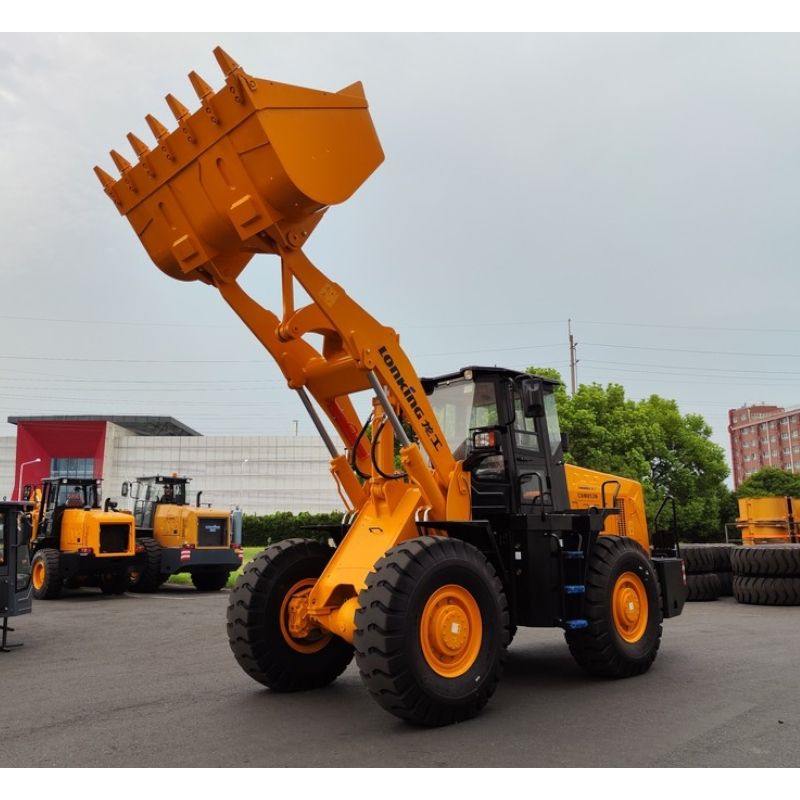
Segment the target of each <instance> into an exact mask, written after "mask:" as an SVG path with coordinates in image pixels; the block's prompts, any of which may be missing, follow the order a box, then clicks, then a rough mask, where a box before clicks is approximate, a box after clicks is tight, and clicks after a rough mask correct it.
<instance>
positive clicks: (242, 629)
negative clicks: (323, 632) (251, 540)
mask: <svg viewBox="0 0 800 800" xmlns="http://www.w3.org/2000/svg"><path fill="white" fill-rule="evenodd" d="M332 554H333V549H332V548H330V547H328V546H327V545H324V544H322V543H321V542H317V541H315V540H313V539H284V540H283V541H281V542H278V543H276V544H274V545H271V546H270V547H268V548H267V549H266V550H264V551H262V552H261V553H259V554H258V555H257V556H256V557H255V558H254V559H253V560H252V561H251V562H250V563H249V564H248V565H247V566H246V567H245V568H244V572H243V573H242V574H241V575H240V576H239V577H238V578H237V580H236V585H235V586H234V588H233V589H232V590H231V595H230V600H229V604H228V612H227V628H228V642H229V644H230V647H231V650H232V651H233V655H234V657H235V658H236V661H237V662H238V663H239V666H240V667H241V668H242V669H243V670H244V671H245V672H246V673H247V674H248V675H249V676H250V677H251V678H253V680H255V681H258V682H259V683H261V684H263V685H264V686H268V687H269V688H270V689H272V690H274V691H277V692H296V691H303V690H306V689H317V688H321V687H323V686H327V685H328V684H330V683H332V682H333V681H335V680H336V678H338V677H339V675H341V674H342V672H344V670H345V669H346V667H347V665H348V664H349V663H350V661H352V659H353V648H352V646H351V645H350V644H348V643H347V642H345V641H344V639H340V638H339V637H337V636H334V637H333V639H332V640H331V642H330V643H329V644H328V645H327V646H326V647H325V648H324V649H323V650H321V651H320V652H319V653H315V654H313V655H302V654H299V653H295V652H294V651H291V650H290V649H289V647H288V645H286V644H285V643H282V641H273V640H271V639H270V638H269V637H268V636H267V635H266V633H265V627H266V622H267V605H268V603H269V602H270V601H271V599H272V598H271V596H270V592H271V591H274V590H275V589H276V584H277V583H278V581H279V580H280V578H281V573H282V572H285V571H286V570H287V569H289V568H291V567H292V566H293V565H297V564H298V563H299V562H301V561H303V560H306V561H309V562H312V563H315V564H318V565H319V571H320V572H321V571H322V568H323V567H324V564H326V563H327V562H328V561H329V560H330V557H331V555H332ZM308 577H309V578H311V577H318V576H315V575H308ZM276 615H277V614H276ZM279 635H280V634H279Z"/></svg>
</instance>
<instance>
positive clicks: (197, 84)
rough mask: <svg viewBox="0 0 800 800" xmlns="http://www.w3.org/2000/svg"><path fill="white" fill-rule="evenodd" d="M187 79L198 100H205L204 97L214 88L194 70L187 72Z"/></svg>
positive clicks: (211, 92) (212, 91)
mask: <svg viewBox="0 0 800 800" xmlns="http://www.w3.org/2000/svg"><path fill="white" fill-rule="evenodd" d="M189 80H190V81H191V83H192V87H193V88H194V90H195V92H197V96H198V97H199V98H200V100H205V99H206V97H208V96H209V95H211V94H214V90H213V89H212V88H211V87H210V86H209V85H208V84H207V83H206V82H205V81H204V80H203V79H202V78H201V77H200V76H199V75H198V74H197V73H196V72H195V71H194V70H192V71H191V72H190V73H189Z"/></svg>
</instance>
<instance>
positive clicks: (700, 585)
mask: <svg viewBox="0 0 800 800" xmlns="http://www.w3.org/2000/svg"><path fill="white" fill-rule="evenodd" d="M686 588H687V589H688V593H687V595H686V600H687V601H689V602H692V603H695V602H698V601H705V600H717V599H718V598H719V596H720V595H721V594H722V580H721V579H720V577H719V575H718V574H717V573H716V572H707V573H704V574H703V575H697V574H694V575H693V574H691V573H690V574H688V575H687V576H686Z"/></svg>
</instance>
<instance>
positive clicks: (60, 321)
mask: <svg viewBox="0 0 800 800" xmlns="http://www.w3.org/2000/svg"><path fill="white" fill-rule="evenodd" d="M0 320H11V321H14V322H55V323H58V324H59V325H111V326H113V325H125V326H127V327H145V328H153V327H159V328H227V329H229V330H238V329H240V326H238V325H209V324H207V323H203V322H148V321H144V320H121V319H64V318H56V317H18V316H11V315H9V314H0Z"/></svg>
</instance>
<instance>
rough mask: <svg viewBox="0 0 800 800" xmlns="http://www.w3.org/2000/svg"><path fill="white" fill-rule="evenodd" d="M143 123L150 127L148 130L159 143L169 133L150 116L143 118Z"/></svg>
mask: <svg viewBox="0 0 800 800" xmlns="http://www.w3.org/2000/svg"><path fill="white" fill-rule="evenodd" d="M145 121H146V122H147V124H148V126H149V127H150V130H151V131H153V136H155V137H156V139H157V140H158V141H159V142H160V141H161V140H162V139H166V138H167V136H169V131H168V130H167V129H166V128H165V127H164V126H163V125H162V124H161V123H160V122H159V121H158V120H157V119H156V118H155V117H154V116H153V115H152V114H148V115H147V116H146V117H145Z"/></svg>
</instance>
